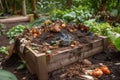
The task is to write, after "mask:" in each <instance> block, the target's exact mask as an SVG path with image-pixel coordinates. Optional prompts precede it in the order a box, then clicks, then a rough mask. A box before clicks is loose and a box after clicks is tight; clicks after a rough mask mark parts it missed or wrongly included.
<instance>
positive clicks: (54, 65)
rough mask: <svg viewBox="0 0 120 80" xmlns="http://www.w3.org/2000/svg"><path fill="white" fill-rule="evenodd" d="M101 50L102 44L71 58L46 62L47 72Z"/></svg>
mask: <svg viewBox="0 0 120 80" xmlns="http://www.w3.org/2000/svg"><path fill="white" fill-rule="evenodd" d="M102 51H103V46H100V47H97V48H94V49H92V50H89V51H86V52H83V53H81V54H82V55H81V56H72V57H71V58H64V59H61V60H59V61H56V62H55V63H49V64H48V72H52V71H54V70H57V69H59V68H62V67H64V66H66V65H69V64H71V63H74V62H76V61H78V60H79V59H83V58H87V57H90V56H92V55H95V54H96V53H99V52H102Z"/></svg>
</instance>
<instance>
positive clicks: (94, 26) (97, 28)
mask: <svg viewBox="0 0 120 80" xmlns="http://www.w3.org/2000/svg"><path fill="white" fill-rule="evenodd" d="M84 25H86V26H88V27H90V30H91V32H93V33H95V34H97V35H104V36H106V35H107V29H109V30H112V26H111V25H110V24H109V23H107V22H106V23H105V22H104V23H98V22H96V21H95V20H88V21H85V22H84Z"/></svg>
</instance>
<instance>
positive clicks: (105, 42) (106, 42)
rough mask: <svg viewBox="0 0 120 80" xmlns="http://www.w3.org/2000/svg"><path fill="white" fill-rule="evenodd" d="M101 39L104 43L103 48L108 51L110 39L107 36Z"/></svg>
mask: <svg viewBox="0 0 120 80" xmlns="http://www.w3.org/2000/svg"><path fill="white" fill-rule="evenodd" d="M100 38H102V42H103V47H104V50H106V49H107V47H108V44H109V43H108V37H107V36H100Z"/></svg>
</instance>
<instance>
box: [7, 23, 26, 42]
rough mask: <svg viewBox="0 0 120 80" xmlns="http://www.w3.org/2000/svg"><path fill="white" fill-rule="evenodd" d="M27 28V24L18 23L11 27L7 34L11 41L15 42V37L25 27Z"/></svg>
mask: <svg viewBox="0 0 120 80" xmlns="http://www.w3.org/2000/svg"><path fill="white" fill-rule="evenodd" d="M25 28H26V26H23V25H17V26H15V27H13V28H11V29H10V30H9V31H8V32H7V36H8V37H9V38H10V43H13V42H14V37H15V36H18V35H20V34H21V33H22V32H23V31H24V29H25Z"/></svg>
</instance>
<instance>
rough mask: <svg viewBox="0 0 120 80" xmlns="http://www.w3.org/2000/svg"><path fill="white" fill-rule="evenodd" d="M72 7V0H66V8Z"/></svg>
mask: <svg viewBox="0 0 120 80" xmlns="http://www.w3.org/2000/svg"><path fill="white" fill-rule="evenodd" d="M71 7H72V0H67V8H68V9H70V8H71Z"/></svg>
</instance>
